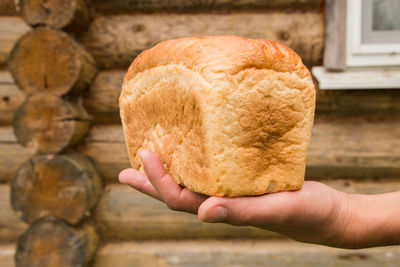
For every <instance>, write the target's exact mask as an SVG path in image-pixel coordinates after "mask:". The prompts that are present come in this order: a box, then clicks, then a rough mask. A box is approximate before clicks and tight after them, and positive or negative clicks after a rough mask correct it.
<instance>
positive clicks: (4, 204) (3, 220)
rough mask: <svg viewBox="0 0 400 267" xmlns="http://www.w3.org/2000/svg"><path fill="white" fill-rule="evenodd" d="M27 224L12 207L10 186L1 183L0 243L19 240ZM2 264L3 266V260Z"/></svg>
mask: <svg viewBox="0 0 400 267" xmlns="http://www.w3.org/2000/svg"><path fill="white" fill-rule="evenodd" d="M27 226H28V225H27V224H26V223H24V222H23V221H21V220H20V219H19V218H18V216H17V215H16V214H15V213H14V211H13V210H12V208H11V205H10V187H9V186H8V185H5V184H2V185H0V243H5V242H15V241H17V239H18V237H19V235H20V234H22V233H23V232H24V231H25V230H26V228H27ZM0 254H1V253H0ZM0 266H3V265H2V264H1V262H0Z"/></svg>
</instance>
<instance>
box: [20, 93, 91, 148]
mask: <svg viewBox="0 0 400 267" xmlns="http://www.w3.org/2000/svg"><path fill="white" fill-rule="evenodd" d="M89 123H90V118H89V115H88V114H87V113H86V111H85V110H84V108H83V107H82V106H81V105H80V103H79V102H68V101H65V100H63V99H62V98H60V97H58V96H55V95H53V94H49V93H38V94H35V95H32V96H30V97H28V98H27V99H26V100H25V102H24V103H23V104H22V105H21V106H20V108H19V109H18V111H17V112H16V114H15V118H14V133H15V135H16V137H17V140H18V142H19V143H20V144H22V145H23V146H24V147H26V148H27V149H28V150H29V151H30V152H31V153H32V154H35V153H57V152H60V151H62V150H63V149H65V148H67V147H69V146H71V145H75V144H76V143H78V142H79V141H81V139H82V138H83V136H84V135H85V134H86V132H87V131H88V129H89Z"/></svg>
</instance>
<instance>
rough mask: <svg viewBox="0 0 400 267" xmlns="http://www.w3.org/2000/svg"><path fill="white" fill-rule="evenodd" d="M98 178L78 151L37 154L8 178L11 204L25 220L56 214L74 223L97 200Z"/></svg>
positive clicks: (87, 211) (78, 220) (99, 190)
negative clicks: (9, 180) (10, 178)
mask: <svg viewBox="0 0 400 267" xmlns="http://www.w3.org/2000/svg"><path fill="white" fill-rule="evenodd" d="M101 190H102V188H101V180H100V177H99V175H98V173H97V171H96V169H95V168H94V166H93V164H92V163H91V162H90V161H89V160H88V159H87V158H86V157H84V156H82V155H79V154H76V153H75V154H67V155H40V156H35V157H33V158H31V159H29V160H28V161H26V162H24V163H23V164H22V165H21V166H20V167H19V169H18V170H17V172H16V173H15V175H14V177H13V179H12V180H11V205H12V207H13V209H14V211H16V212H17V214H19V217H20V218H21V219H22V220H24V221H26V222H28V223H32V222H33V221H35V220H37V219H39V218H40V217H44V216H48V215H51V216H55V217H57V218H60V219H62V220H64V221H67V222H68V223H71V224H77V223H78V222H80V221H81V220H82V219H83V218H84V217H85V216H87V215H88V214H90V210H91V209H92V207H93V206H94V204H95V203H96V201H97V199H98V197H99V195H100V192H101Z"/></svg>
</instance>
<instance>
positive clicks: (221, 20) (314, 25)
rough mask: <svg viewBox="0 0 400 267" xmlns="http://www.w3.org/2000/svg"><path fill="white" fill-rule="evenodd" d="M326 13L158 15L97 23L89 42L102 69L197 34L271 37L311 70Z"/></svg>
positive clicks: (110, 18)
mask: <svg viewBox="0 0 400 267" xmlns="http://www.w3.org/2000/svg"><path fill="white" fill-rule="evenodd" d="M323 34H324V27H323V17H322V15H321V13H278V12H273V13H262V14H254V13H240V14H218V15H216V14H197V15H193V14H191V15H185V14H184V15H176V14H152V15H135V16H107V17H98V18H96V19H95V20H94V21H93V23H92V24H91V26H90V27H89V30H88V32H87V33H86V34H85V36H84V38H83V43H84V44H85V46H86V47H87V49H88V51H90V53H92V55H93V56H94V58H95V59H96V61H97V62H98V63H99V65H100V67H101V68H103V69H107V68H126V67H128V66H129V64H130V63H131V62H132V60H133V59H134V58H135V57H136V56H137V55H138V54H139V53H140V52H141V51H143V50H144V49H147V48H150V47H152V46H154V45H155V44H157V43H159V42H161V41H163V40H167V39H174V38H180V37H185V36H193V35H201V36H204V35H238V36H244V37H249V38H267V39H272V40H275V41H278V42H280V43H283V44H285V45H287V46H289V47H291V48H292V49H293V50H295V51H296V52H297V53H299V55H300V56H301V57H302V59H303V61H304V63H305V64H306V65H308V66H312V65H317V64H321V61H322V51H323V37H324V36H323Z"/></svg>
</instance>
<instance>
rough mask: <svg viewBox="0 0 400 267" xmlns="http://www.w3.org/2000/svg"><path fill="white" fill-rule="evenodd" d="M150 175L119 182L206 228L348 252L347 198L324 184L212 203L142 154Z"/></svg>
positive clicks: (132, 173)
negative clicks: (271, 235)
mask: <svg viewBox="0 0 400 267" xmlns="http://www.w3.org/2000/svg"><path fill="white" fill-rule="evenodd" d="M140 157H141V159H142V163H143V166H144V170H145V174H144V173H142V172H139V171H137V170H134V169H125V170H123V171H122V172H121V173H120V175H119V181H120V182H121V183H123V184H128V185H130V186H132V187H133V188H135V189H137V190H139V191H141V192H143V193H145V194H147V195H149V196H151V197H153V198H156V199H158V200H160V201H163V202H165V203H166V204H167V206H168V207H169V208H170V209H172V210H176V211H183V212H188V213H192V214H198V218H199V219H200V220H201V221H203V222H224V223H229V224H232V225H243V226H244V225H248V226H255V227H259V228H262V229H266V230H270V231H274V232H278V233H281V234H284V235H286V236H288V237H291V238H293V239H295V240H298V241H302V242H308V243H316V244H323V245H329V246H337V247H347V246H351V245H349V244H350V242H349V237H348V236H346V234H345V233H346V232H347V231H346V229H347V224H348V222H349V220H348V219H347V218H349V216H348V215H347V208H348V207H347V194H345V193H343V192H340V191H337V190H334V189H333V188H331V187H328V186H326V185H324V184H322V183H319V182H308V181H306V182H305V183H304V185H303V187H302V188H301V189H300V190H298V191H292V192H280V193H273V194H268V195H262V196H252V197H238V198H221V197H208V196H205V195H202V194H198V193H195V192H192V191H190V190H189V189H187V188H182V187H181V186H180V185H178V184H177V183H176V182H175V181H174V180H173V178H172V177H171V176H170V175H169V174H168V173H167V172H166V171H165V169H164V167H163V165H162V163H161V160H160V159H159V157H158V156H157V155H156V154H154V153H153V152H151V151H149V150H142V151H141V153H140Z"/></svg>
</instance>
